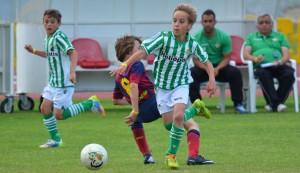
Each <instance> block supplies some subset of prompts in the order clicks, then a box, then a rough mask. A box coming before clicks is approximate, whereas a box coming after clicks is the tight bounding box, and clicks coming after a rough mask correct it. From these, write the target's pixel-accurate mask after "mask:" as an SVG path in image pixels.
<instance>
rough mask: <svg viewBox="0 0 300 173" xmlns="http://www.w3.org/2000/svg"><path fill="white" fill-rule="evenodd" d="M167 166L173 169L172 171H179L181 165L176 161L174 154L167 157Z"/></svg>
mask: <svg viewBox="0 0 300 173" xmlns="http://www.w3.org/2000/svg"><path fill="white" fill-rule="evenodd" d="M165 163H166V165H167V167H169V168H171V169H178V168H179V164H178V162H177V161H176V158H175V155H174V154H168V155H167V156H166V162H165Z"/></svg>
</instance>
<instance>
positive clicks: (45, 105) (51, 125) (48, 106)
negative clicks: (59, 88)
mask: <svg viewBox="0 0 300 173" xmlns="http://www.w3.org/2000/svg"><path fill="white" fill-rule="evenodd" d="M52 92H53V91H52V90H51V88H50V87H49V86H47V87H45V88H44V92H43V97H44V99H43V102H42V104H41V106H40V109H41V113H42V114H43V122H44V124H45V126H46V128H47V130H48V132H49V135H50V139H49V140H47V142H46V143H45V144H43V145H41V146H40V147H41V148H52V147H60V146H62V145H63V143H62V140H61V138H60V135H59V133H58V128H57V123H56V118H55V116H54V115H53V112H52V108H53V102H52V101H51V100H52Z"/></svg>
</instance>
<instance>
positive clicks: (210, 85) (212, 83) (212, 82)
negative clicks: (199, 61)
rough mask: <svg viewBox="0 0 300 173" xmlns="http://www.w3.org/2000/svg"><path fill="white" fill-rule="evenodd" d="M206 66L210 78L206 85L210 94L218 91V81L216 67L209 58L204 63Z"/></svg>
mask: <svg viewBox="0 0 300 173" xmlns="http://www.w3.org/2000/svg"><path fill="white" fill-rule="evenodd" d="M203 65H204V66H205V69H206V72H207V74H208V77H209V80H208V83H207V85H206V91H207V92H208V96H209V97H211V95H213V94H215V93H216V81H215V74H214V67H213V65H212V64H211V62H210V61H209V60H207V61H205V62H204V63H203Z"/></svg>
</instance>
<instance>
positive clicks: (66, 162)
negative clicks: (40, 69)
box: [0, 97, 300, 173]
mask: <svg viewBox="0 0 300 173" xmlns="http://www.w3.org/2000/svg"><path fill="white" fill-rule="evenodd" d="M227 99H228V100H226V113H225V114H221V113H220V111H219V110H217V109H216V108H215V105H216V103H218V102H219V99H218V98H217V97H215V98H211V99H208V98H205V102H206V105H207V106H208V107H209V109H210V110H211V111H212V113H213V116H212V119H211V120H207V119H204V118H202V117H195V120H196V121H197V122H199V124H200V129H201V150H200V154H201V155H203V156H204V157H206V158H208V159H211V160H214V161H215V162H216V164H214V165H201V166H187V165H186V159H187V153H188V152H187V144H186V136H184V138H183V140H182V142H181V145H180V148H179V151H178V155H177V159H178V162H179V164H180V169H179V172H213V173H219V172H220V173H221V172H222V173H224V172H228V173H229V172H230V173H231V172H255V173H257V172H262V173H265V172H272V173H273V172H278V173H281V172H299V170H300V159H299V156H300V150H299V146H300V128H299V127H300V114H299V113H298V114H296V113H294V108H293V102H292V98H289V99H288V101H287V106H288V110H287V111H286V112H284V113H265V111H264V110H263V105H264V100H263V98H262V97H258V105H260V106H258V109H259V112H258V113H256V114H248V115H237V114H234V113H233V107H232V103H231V101H230V98H229V97H228V98H227ZM79 101H80V100H75V101H74V102H79ZM37 102H38V101H37ZM101 103H102V105H104V107H105V108H106V114H107V116H106V118H104V119H101V118H100V117H99V116H97V115H95V114H92V113H90V112H86V113H83V114H81V115H79V116H77V117H75V118H70V119H68V120H65V121H58V127H59V131H60V134H61V136H62V138H63V141H64V147H62V148H54V149H40V148H38V146H39V145H40V144H42V143H44V142H45V141H46V139H47V138H49V136H48V133H47V130H46V128H45V127H44V124H43V121H42V117H41V114H40V113H39V112H38V111H37V106H36V108H35V110H34V111H28V112H26V111H18V110H16V107H15V112H14V113H12V114H0V138H1V143H0V154H1V156H0V172H9V173H12V172H28V173H33V172H39V173H43V172H49V173H53V172H63V173H67V172H90V171H89V170H88V169H86V168H85V167H84V166H82V165H81V163H80V159H79V156H80V152H81V149H82V148H83V147H84V146H85V145H86V144H89V143H99V144H101V145H103V146H104V147H105V148H106V150H107V152H108V163H107V165H106V166H105V167H104V168H102V169H101V170H100V172H110V173H123V172H124V173H126V172H170V170H169V169H168V168H166V166H165V165H164V158H165V151H166V149H167V147H168V142H169V133H168V132H167V131H166V130H165V129H164V127H163V124H162V120H157V121H155V122H153V123H148V124H144V128H145V131H146V135H147V139H148V143H149V146H150V148H151V150H152V154H153V156H154V158H155V159H156V161H157V164H155V165H144V164H143V156H142V155H141V154H140V152H139V150H138V148H137V146H136V144H135V142H134V139H133V137H132V134H131V130H130V127H128V126H127V125H125V124H124V122H123V120H124V117H125V116H127V115H128V114H129V112H130V111H131V108H130V107H129V106H114V105H112V103H111V100H110V99H106V100H102V102H101ZM36 105H38V104H36ZM177 172H178V171H177Z"/></svg>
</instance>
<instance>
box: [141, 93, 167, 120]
mask: <svg viewBox="0 0 300 173" xmlns="http://www.w3.org/2000/svg"><path fill="white" fill-rule="evenodd" d="M158 118H161V115H160V114H159V112H158V109H157V103H156V99H155V96H154V97H151V98H150V99H148V100H146V101H144V102H143V103H141V104H140V105H139V114H138V116H137V119H136V121H137V122H141V123H149V122H152V121H155V120H157V119H158Z"/></svg>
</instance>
